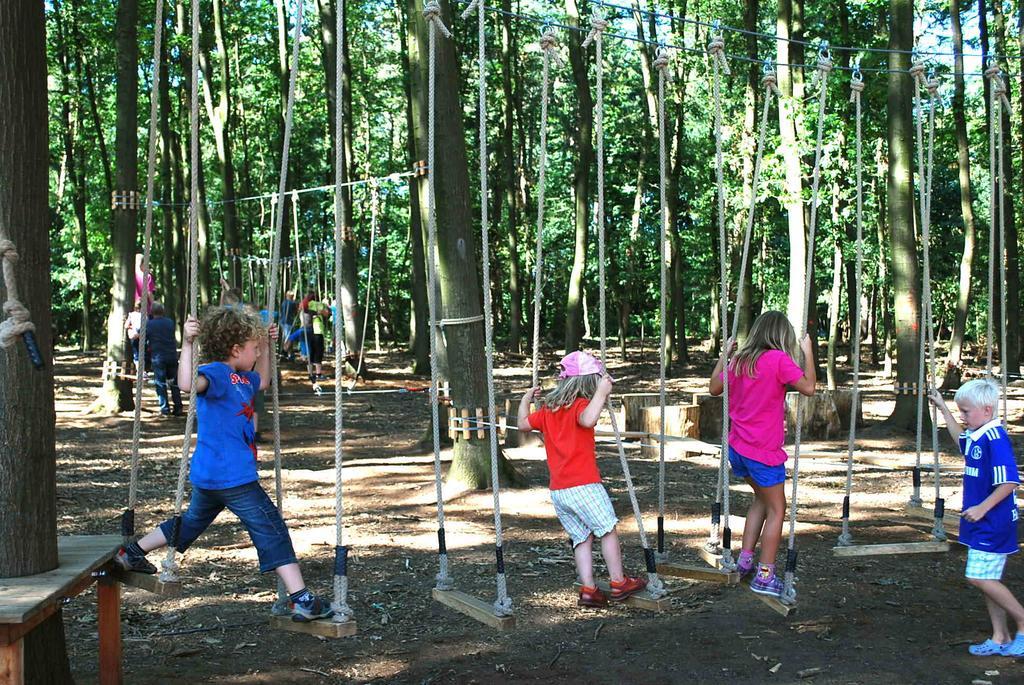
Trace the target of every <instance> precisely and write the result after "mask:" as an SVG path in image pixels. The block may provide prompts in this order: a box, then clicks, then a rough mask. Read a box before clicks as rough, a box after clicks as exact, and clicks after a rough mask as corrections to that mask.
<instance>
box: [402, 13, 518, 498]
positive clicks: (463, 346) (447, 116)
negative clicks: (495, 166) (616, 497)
mask: <svg viewBox="0 0 1024 685" xmlns="http://www.w3.org/2000/svg"><path fill="white" fill-rule="evenodd" d="M441 8H442V16H443V17H444V22H445V24H446V25H448V26H451V25H453V24H452V14H451V8H450V6H449V5H448V3H447V2H442V3H441ZM422 9H423V7H422V4H421V3H420V2H419V1H418V0H410V6H409V17H410V20H411V21H413V22H415V30H416V36H417V41H416V42H417V48H418V51H419V67H420V69H421V70H425V69H426V68H427V67H428V59H429V47H428V43H427V27H426V25H425V22H424V21H423V15H422ZM435 74H436V79H435V92H436V105H435V106H436V108H437V111H436V113H435V118H436V128H435V132H434V135H435V139H434V150H435V153H434V164H435V168H433V169H430V175H431V177H432V179H433V182H434V183H435V186H434V188H435V190H434V192H435V196H436V205H435V212H436V216H437V253H438V266H439V268H438V279H439V281H440V290H441V311H440V315H441V316H442V317H443V318H445V319H463V318H467V317H469V318H472V317H476V316H480V315H481V313H482V309H481V291H480V288H481V283H480V276H479V272H478V270H477V251H478V247H479V246H478V245H477V236H476V234H475V233H474V231H473V225H474V221H473V219H472V216H471V213H470V201H469V192H468V191H469V168H468V162H467V158H466V138H465V131H464V129H463V125H462V109H461V104H460V101H459V97H458V94H459V65H458V61H457V58H456V54H455V45H454V42H453V41H451V40H449V39H446V38H444V37H442V36H438V37H437V42H436V70H435ZM419 76H420V78H421V79H423V80H422V81H420V83H424V82H425V78H424V74H423V73H422V71H421V73H420V74H419ZM417 94H418V96H419V97H421V98H422V101H421V103H420V106H421V107H422V108H423V111H425V110H426V97H427V93H426V90H425V89H420V90H419V91H418V93H417ZM422 142H423V144H424V145H425V144H426V141H425V140H424V141H422ZM483 287H487V284H483ZM444 333H445V338H446V339H447V355H448V363H449V365H450V368H452V369H458V373H451V374H449V378H448V380H449V381H450V383H451V392H452V402H453V405H454V408H457V409H460V410H462V409H468V410H469V412H470V414H471V415H474V416H475V411H476V409H477V408H482V409H483V410H484V412H485V414H486V413H487V410H486V407H487V377H486V371H485V359H484V330H483V322H482V321H474V322H470V323H461V324H457V325H452V326H447V327H445V329H444ZM489 442H490V441H489V439H480V438H478V437H477V432H476V431H471V437H470V438H469V439H468V440H463V439H460V440H457V441H456V442H455V446H454V448H453V451H452V465H451V469H450V470H449V472H448V480H449V481H455V482H458V483H461V484H465V485H468V486H470V487H472V488H484V487H489V486H490V485H491V470H490V448H489ZM499 479H500V482H501V485H502V486H505V487H507V486H509V485H515V484H517V483H519V482H520V480H521V479H520V477H519V475H518V474H517V473H516V472H515V470H514V469H513V468H512V465H511V463H510V462H509V461H508V460H507V459H505V457H504V455H499Z"/></svg>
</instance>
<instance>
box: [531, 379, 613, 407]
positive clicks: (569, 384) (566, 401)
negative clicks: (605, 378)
mask: <svg viewBox="0 0 1024 685" xmlns="http://www.w3.org/2000/svg"><path fill="white" fill-rule="evenodd" d="M600 378H601V374H598V373H588V374H586V375H585V376H569V377H568V378H559V379H558V385H556V386H555V389H554V390H552V391H551V392H549V393H548V394H547V395H545V396H544V406H546V407H547V408H548V409H550V410H551V411H558V410H559V409H561V408H562V407H568V406H569V405H570V404H572V403H573V402H575V401H576V400H577V399H578V398H580V397H582V398H583V399H586V400H589V399H590V398H591V397H593V396H594V393H596V392H597V381H598V380H600Z"/></svg>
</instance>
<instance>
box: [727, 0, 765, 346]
mask: <svg viewBox="0 0 1024 685" xmlns="http://www.w3.org/2000/svg"><path fill="white" fill-rule="evenodd" d="M759 11H760V0H747V2H746V4H745V5H744V9H743V28H744V30H746V31H750V32H751V33H748V34H747V36H746V47H747V57H749V58H750V60H751V61H750V64H748V65H747V85H746V90H745V92H744V97H743V142H742V149H743V207H744V210H746V209H748V208H749V207H750V198H751V197H752V195H753V194H754V187H753V182H754V152H755V149H756V146H757V131H756V129H757V121H758V117H757V111H758V108H759V105H760V103H759V102H758V95H757V94H758V87H759V85H760V81H761V69H760V67H759V65H758V62H757V56H758V53H757V47H758V45H757V44H758V40H757V36H755V35H753V32H754V31H757V15H758V12H759ZM746 224H747V215H746V212H745V211H743V212H737V214H736V226H735V228H734V232H735V234H736V236H737V237H736V240H735V244H736V245H738V250H737V252H736V262H735V263H736V265H737V268H736V270H735V273H736V274H737V277H738V276H739V273H740V271H741V269H740V268H739V267H740V261H739V260H741V259H742V258H743V237H744V233H745V232H746V228H747V226H746ZM751 242H753V236H751ZM736 292H737V299H739V293H740V292H742V293H743V302H742V306H741V307H740V308H739V309H738V310H736V311H735V312H734V313H733V316H734V317H736V323H737V325H738V328H737V331H738V337H739V338H740V339H741V340H742V339H744V338H746V336H747V332H748V331H749V330H750V325H751V324H752V323H753V321H754V265H753V255H751V256H750V260H749V261H748V263H747V269H746V274H745V276H744V279H743V282H742V283H737V284H736ZM730 334H731V331H730Z"/></svg>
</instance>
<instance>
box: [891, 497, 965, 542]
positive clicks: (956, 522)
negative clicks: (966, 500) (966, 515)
mask: <svg viewBox="0 0 1024 685" xmlns="http://www.w3.org/2000/svg"><path fill="white" fill-rule="evenodd" d="M904 511H906V513H907V516H909V517H911V518H915V519H923V520H925V521H934V520H935V510H934V509H926V508H925V507H918V506H914V505H913V504H908V505H907V506H906V508H905V509H904ZM942 527H943V528H944V529H945V530H946V532H947V533H951V534H953V535H957V537H959V533H960V512H951V513H946V514H944V515H943V517H942Z"/></svg>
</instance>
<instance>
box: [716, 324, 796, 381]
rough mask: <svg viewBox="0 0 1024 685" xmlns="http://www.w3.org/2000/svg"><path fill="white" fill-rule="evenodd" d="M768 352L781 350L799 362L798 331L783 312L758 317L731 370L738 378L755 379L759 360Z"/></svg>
mask: <svg viewBox="0 0 1024 685" xmlns="http://www.w3.org/2000/svg"><path fill="white" fill-rule="evenodd" d="M767 350H781V351H782V352H785V353H786V354H788V355H789V356H790V357H792V358H793V360H794V361H799V357H798V355H799V347H798V346H797V340H796V331H794V330H793V324H791V323H789V319H787V318H786V315H785V314H783V313H782V312H776V311H767V312H764V313H763V314H761V316H759V317H757V319H756V320H755V321H754V325H753V326H751V327H750V335H748V336H747V339H746V340H745V341H743V345H741V346H740V348H739V349H738V350H737V351H736V354H734V355H733V357H732V361H731V362H730V363H729V369H730V370H731V371H732V372H733V374H735V375H737V376H740V375H744V376H749V377H750V378H754V377H755V375H756V374H755V371H754V369H755V367H756V366H757V360H758V359H760V358H761V355H762V354H764V353H765V351H767Z"/></svg>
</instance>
